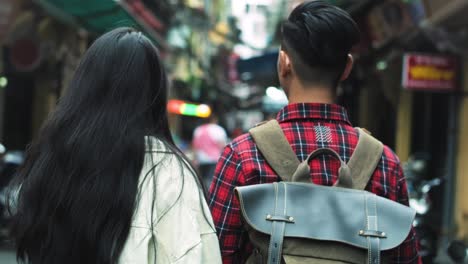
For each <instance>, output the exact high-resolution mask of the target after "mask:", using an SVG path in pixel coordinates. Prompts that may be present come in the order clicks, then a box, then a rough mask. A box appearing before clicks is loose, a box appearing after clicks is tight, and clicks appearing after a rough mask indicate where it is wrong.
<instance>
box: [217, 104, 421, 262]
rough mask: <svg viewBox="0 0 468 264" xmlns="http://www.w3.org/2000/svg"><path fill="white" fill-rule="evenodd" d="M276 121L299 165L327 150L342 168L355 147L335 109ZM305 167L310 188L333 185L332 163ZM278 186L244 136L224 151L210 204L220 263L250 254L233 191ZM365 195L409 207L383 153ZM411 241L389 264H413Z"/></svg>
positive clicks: (295, 110)
mask: <svg viewBox="0 0 468 264" xmlns="http://www.w3.org/2000/svg"><path fill="white" fill-rule="evenodd" d="M277 119H278V121H279V123H280V125H281V127H282V129H283V131H284V134H285V135H286V138H287V139H288V142H289V143H290V145H291V146H292V148H293V150H294V152H295V153H296V155H297V156H298V158H299V160H300V161H302V160H304V159H305V158H306V157H307V155H308V154H310V153H311V152H313V151H314V150H316V149H318V148H331V149H333V150H335V151H336V152H337V153H338V154H339V155H340V156H341V158H342V159H343V160H344V161H345V162H347V161H348V160H349V158H350V157H351V155H352V153H353V151H354V148H355V147H356V144H357V142H358V132H357V131H356V130H355V129H354V128H353V127H352V125H351V123H350V122H349V120H348V117H347V114H346V111H345V110H344V109H343V108H341V107H340V106H337V105H331V104H313V103H298V104H290V105H288V106H287V107H285V108H284V109H283V110H282V111H281V112H280V113H279V114H278V117H277ZM309 165H310V167H311V179H312V181H313V182H314V183H316V184H321V185H327V186H331V185H333V184H334V183H335V181H336V179H337V172H338V168H339V166H340V164H339V162H338V161H337V160H335V159H331V158H328V157H320V158H317V159H315V160H313V161H311V162H310V164H309ZM279 180H280V178H279V177H278V176H277V175H276V173H275V172H274V171H273V169H272V168H271V167H270V166H269V165H268V164H267V163H266V161H265V159H264V158H263V156H262V155H261V153H260V152H259V151H258V149H257V147H256V146H255V143H254V142H253V139H252V137H251V136H250V135H249V134H245V135H243V136H240V137H239V138H237V139H235V140H234V141H233V142H232V143H231V144H229V145H228V146H227V147H226V148H225V150H224V153H223V155H222V157H221V159H220V161H219V163H218V166H217V168H216V172H215V176H214V179H213V183H212V185H211V188H210V198H209V204H210V208H211V211H212V214H213V218H214V222H215V225H216V228H217V231H218V236H219V238H220V245H221V250H222V254H223V262H224V263H242V261H243V260H244V259H245V258H246V257H247V256H248V255H249V254H250V251H251V246H250V243H249V242H248V238H247V237H246V232H245V230H244V229H243V227H242V222H241V216H240V210H239V202H238V201H237V199H236V198H235V197H234V192H233V190H234V188H235V187H237V186H245V185H252V184H260V183H271V182H276V181H279ZM366 190H368V191H370V192H373V193H375V194H377V195H379V196H382V197H385V198H388V199H391V200H394V201H397V202H400V203H402V204H405V205H407V204H408V194H407V188H406V181H405V180H404V176H403V172H402V169H401V166H400V164H399V160H398V158H397V156H396V155H395V154H394V153H393V151H392V150H391V149H389V148H388V147H385V148H384V152H383V155H382V158H381V160H380V162H379V165H378V166H377V169H376V170H375V172H374V174H373V176H372V178H371V180H370V182H369V184H368V186H367V187H366ZM317 228H320V227H317ZM415 241H416V240H415V239H414V233H413V232H411V233H410V235H409V237H408V239H407V240H406V241H405V242H404V243H403V244H402V245H401V246H400V247H399V248H397V249H396V250H394V251H393V252H392V255H393V261H394V262H395V263H417V262H418V257H417V250H416V248H417V247H416V242H415Z"/></svg>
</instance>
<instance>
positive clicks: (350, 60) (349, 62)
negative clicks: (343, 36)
mask: <svg viewBox="0 0 468 264" xmlns="http://www.w3.org/2000/svg"><path fill="white" fill-rule="evenodd" d="M353 65H354V59H353V55H351V54H348V59H347V61H346V67H345V69H344V71H343V74H341V78H340V82H341V81H344V80H346V79H348V77H349V74H350V73H351V70H352V69H353Z"/></svg>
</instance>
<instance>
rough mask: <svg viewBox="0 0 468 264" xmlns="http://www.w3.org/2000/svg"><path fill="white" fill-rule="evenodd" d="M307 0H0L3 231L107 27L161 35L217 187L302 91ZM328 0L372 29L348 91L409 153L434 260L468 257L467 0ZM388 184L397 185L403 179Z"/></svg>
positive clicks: (181, 106)
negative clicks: (39, 146) (227, 168)
mask: <svg viewBox="0 0 468 264" xmlns="http://www.w3.org/2000/svg"><path fill="white" fill-rule="evenodd" d="M303 1H305V0H67V1H65V0H0V14H1V15H2V16H1V19H0V47H1V49H0V242H1V241H8V240H7V235H6V234H7V233H6V228H5V227H6V226H7V225H6V224H4V223H10V222H11V219H10V218H9V217H11V215H10V213H8V211H7V210H6V208H7V206H6V205H7V201H9V200H8V199H6V197H7V196H6V193H7V192H6V191H5V190H6V189H7V188H6V187H7V186H8V185H9V184H10V182H11V180H12V179H13V176H14V174H15V172H16V171H17V169H18V167H19V166H22V165H23V162H24V161H25V159H24V158H25V150H26V149H27V147H28V146H29V145H30V143H31V141H32V140H33V138H36V137H37V136H38V135H40V133H41V127H42V126H43V124H44V122H46V121H47V120H48V118H49V116H50V114H51V113H53V112H54V111H55V110H56V106H57V104H58V103H59V101H60V100H59V99H60V98H62V96H63V95H64V94H65V92H66V91H67V89H69V86H70V83H74V82H75V80H74V74H75V69H76V68H77V66H78V65H79V64H80V60H81V58H82V57H83V56H84V54H85V52H86V50H87V49H88V48H89V47H90V45H92V43H94V42H95V40H96V38H97V37H98V36H100V35H101V34H104V33H105V32H107V31H109V30H110V29H113V28H116V27H122V26H131V27H133V28H135V29H136V30H137V31H141V32H142V33H143V34H144V35H145V36H146V37H148V38H149V39H150V40H151V41H152V42H153V44H154V45H155V46H156V47H157V49H158V51H159V53H160V56H161V60H162V62H163V64H164V69H165V71H167V75H168V76H167V80H168V83H169V84H170V91H169V94H168V95H167V97H168V102H167V115H168V117H167V119H168V123H169V127H170V132H171V135H172V138H173V139H174V143H175V144H176V145H177V147H178V148H179V149H180V150H181V151H182V152H183V153H184V154H185V155H186V156H187V157H188V158H189V159H190V161H191V162H192V163H193V165H194V167H195V168H196V169H197V170H198V171H199V173H200V174H201V175H203V179H204V184H205V185H206V187H207V188H209V186H210V182H211V180H212V178H213V174H214V168H215V165H216V162H217V161H218V160H219V156H220V155H221V154H222V151H223V149H224V146H225V145H226V144H228V143H229V142H231V141H232V140H233V139H235V138H237V137H239V136H241V135H242V134H244V133H247V132H248V131H249V129H250V128H252V127H254V126H256V125H257V124H259V123H261V122H263V121H265V120H271V119H274V118H276V117H277V115H278V113H284V112H281V111H282V109H284V107H285V106H288V104H292V103H291V101H289V100H290V99H291V94H294V93H291V90H290V89H287V88H288V87H287V86H288V85H287V84H285V83H284V82H281V81H280V80H279V78H278V69H277V67H278V65H279V63H278V61H279V60H278V58H279V57H280V54H282V52H283V53H284V52H285V51H287V47H288V41H287V35H288V34H287V33H285V32H284V30H283V29H284V28H285V27H286V28H287V27H288V26H287V25H289V24H291V23H292V22H291V21H288V16H289V14H290V13H291V12H292V10H293V9H294V8H295V7H296V6H298V5H299V4H300V3H302V2H303ZM324 1H325V2H327V3H329V4H333V5H336V6H338V7H340V8H341V9H343V10H345V11H346V12H348V13H349V14H350V16H351V17H352V18H353V20H354V21H356V25H357V27H359V29H360V41H359V43H358V44H357V45H355V46H354V47H353V49H352V50H351V51H350V52H349V53H350V54H351V55H352V57H353V58H354V59H353V63H354V65H353V69H352V70H350V71H351V72H350V73H349V76H348V77H347V79H346V80H343V81H340V82H339V85H338V86H337V87H335V88H336V94H335V95H334V96H335V97H336V98H335V101H336V102H335V103H336V104H337V105H340V106H342V107H343V108H344V109H346V111H347V112H346V115H347V117H346V119H349V123H352V125H353V126H357V127H362V128H365V129H366V130H367V131H369V132H371V134H372V135H373V136H374V137H375V138H377V139H379V140H380V141H381V142H382V143H384V144H385V145H386V146H388V147H389V148H390V149H392V150H393V151H394V152H395V154H396V156H398V159H397V160H398V162H399V165H401V167H402V172H401V175H404V177H405V179H406V182H404V181H400V182H399V183H398V188H396V190H402V186H404V185H406V186H405V188H408V194H409V197H408V199H406V198H404V199H398V200H402V201H403V202H406V201H408V202H409V204H410V207H411V208H413V209H414V210H415V211H416V217H415V220H414V222H413V227H414V228H415V230H416V231H415V232H416V234H417V237H418V239H419V240H420V242H421V243H420V244H421V248H420V250H419V254H420V256H421V257H422V259H423V263H454V262H453V261H452V260H456V261H458V262H460V263H462V262H463V259H465V263H468V257H467V256H465V255H467V253H468V247H467V246H466V245H468V192H467V191H466V188H468V162H466V161H467V160H468V151H467V150H466V149H468V44H467V43H468V16H466V14H468V0H381V1H375V0H360V1H350V0H324ZM288 22H291V23H288ZM293 22H294V21H293ZM296 22H297V21H296ZM296 22H294V23H296ZM294 23H293V24H294ZM301 23H302V22H301ZM299 24H300V23H299ZM285 25H286V26H285ZM289 26H294V27H298V28H302V27H304V26H303V25H300V26H297V25H292V24H291V25H289ZM309 31H310V30H309ZM312 31H313V30H312ZM286 32H287V30H286ZM307 34H311V35H313V34H312V33H310V32H309V33H307ZM307 34H302V35H301V34H298V36H305V35H307ZM321 36H322V35H321ZM285 39H286V41H285ZM309 39H313V38H312V37H310V38H309ZM308 41H309V42H311V43H307V42H308ZM290 42H295V41H290ZM302 42H304V43H302ZM317 42H318V41H317ZM335 42H336V43H341V42H340V41H334V42H333V43H335ZM314 43H315V42H314V41H311V40H308V39H307V38H304V39H302V41H297V45H298V46H302V45H299V44H304V45H303V46H304V47H306V48H307V49H306V48H304V47H303V49H304V50H305V51H309V50H312V49H309V48H310V47H312V46H314V45H317V50H319V48H318V46H320V45H318V44H314ZM293 44H296V43H293ZM307 45H308V46H307ZM291 46H295V45H291ZM323 46H324V47H328V46H327V45H323ZM280 48H281V49H280ZM296 48H297V47H296ZM294 49H295V48H293V49H292V50H293V51H294ZM327 49H330V48H327ZM298 50H300V47H299V49H298ZM330 50H331V49H330ZM314 51H316V50H315V49H314ZM286 53H287V52H286ZM311 53H317V54H318V55H317V54H315V55H310V56H311V57H309V54H307V52H304V54H305V55H302V57H301V55H300V54H299V56H298V55H296V56H297V57H298V61H300V62H302V63H303V64H304V65H308V66H310V67H312V68H320V67H321V66H323V65H328V64H327V63H325V64H323V65H320V63H321V62H320V61H321V60H322V59H323V58H325V59H323V60H326V59H327V58H326V57H327V56H325V55H323V56H322V55H320V52H311ZM334 54H336V52H334ZM314 56H316V57H314ZM122 57H123V56H122ZM322 57H323V58H322ZM317 58H319V59H317ZM331 64H333V65H334V64H335V63H330V65H331ZM319 66H320V67H319ZM327 67H328V66H327ZM104 68H105V67H104ZM133 69H135V68H133ZM326 69H329V68H326ZM122 76H124V75H123V74H122ZM317 76H320V75H317ZM119 77H121V76H119ZM124 77H125V76H124ZM122 78H123V77H122ZM334 85H335V84H334ZM283 86H284V87H283ZM335 86H336V85H335ZM285 91H286V92H285ZM287 94H288V95H287ZM288 96H289V98H288ZM86 98H87V97H86ZM90 98H91V97H90ZM303 100H304V103H311V102H309V101H310V100H305V99H303ZM314 100H315V98H314ZM319 101H320V100H319ZM320 102H321V101H320ZM301 103H302V102H301ZM129 105H137V104H129ZM154 105H156V104H154ZM161 105H165V104H161ZM91 109H94V108H91ZM327 109H328V108H327ZM122 112H123V111H122ZM133 112H137V113H138V111H133V109H132V111H128V112H126V113H133ZM317 112H318V111H317ZM325 112H327V115H328V114H329V113H328V112H329V111H325ZM341 115H342V114H340V117H341ZM81 116H89V115H86V114H81ZM279 116H281V114H280V115H278V117H279ZM319 119H320V121H322V118H319ZM335 121H336V120H335ZM335 121H334V122H335ZM347 122H348V121H347ZM103 124H107V123H103ZM112 131H119V130H112ZM311 131H312V130H311ZM313 132H314V133H316V134H317V142H320V146H321V147H323V148H325V147H327V145H323V146H322V143H323V144H329V145H331V146H335V145H334V144H331V143H330V142H331V141H330V142H329V133H328V132H330V131H329V129H328V128H326V126H322V125H318V126H317V127H316V129H314V130H313ZM314 135H315V134H314ZM312 138H313V137H312ZM301 141H302V139H301ZM322 141H323V142H322ZM96 142H98V141H96ZM207 142H209V143H210V144H207ZM57 145H60V144H57ZM77 145H79V144H77ZM336 145H337V144H336ZM86 153H88V152H86ZM340 155H342V154H340ZM348 157H349V156H348ZM26 160H27V159H26ZM70 160H74V159H70ZM58 164H60V163H58ZM399 165H398V166H399ZM384 167H388V166H387V164H385V166H384ZM63 171H68V170H63ZM398 172H399V171H398ZM314 173H315V172H314ZM44 175H48V174H44ZM383 178H385V179H393V178H392V177H388V176H387V175H385V173H384V177H383ZM57 179H58V177H57ZM64 182H65V181H64ZM69 182H73V181H69ZM220 182H221V181H220ZM403 183H404V184H403ZM57 184H60V183H57ZM51 185H53V184H51ZM380 185H382V186H381V187H379V188H382V189H383V190H384V193H385V194H386V195H387V194H388V195H390V194H391V193H392V192H393V191H394V190H393V189H394V188H389V187H388V186H387V185H386V184H382V183H379V186H380ZM15 186H16V185H15ZM19 186H22V185H19ZM233 186H234V185H233ZM66 187H67V190H68V186H66ZM18 188H19V187H18ZM53 189H54V190H55V189H57V190H59V188H53ZM70 189H71V188H70ZM60 190H61V189H60ZM13 193H14V194H16V193H17V192H13ZM402 193H403V192H402ZM219 196H220V195H213V197H219ZM400 196H401V195H400ZM51 197H54V196H51ZM61 197H62V196H61ZM387 198H388V197H387ZM15 199H16V196H15ZM63 200H65V199H63ZM70 201H72V200H70ZM66 204H68V203H66ZM65 211H66V210H65ZM221 226H222V225H221ZM451 245H458V247H453V248H452V249H453V252H452V251H451V250H448V249H450V248H451V247H450V246H451ZM448 254H449V255H450V258H451V259H452V260H449V257H448ZM454 256H460V257H459V258H458V259H461V260H457V258H456V257H454ZM65 258H68V259H70V258H69V257H68V255H66V257H65ZM65 262H67V261H65ZM16 263H17V261H16V259H15V253H14V250H13V248H12V247H9V246H5V245H4V244H2V243H0V264H16Z"/></svg>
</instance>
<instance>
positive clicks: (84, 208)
mask: <svg viewBox="0 0 468 264" xmlns="http://www.w3.org/2000/svg"><path fill="white" fill-rule="evenodd" d="M167 85H168V83H167V79H166V73H165V70H164V67H163V64H162V61H161V60H160V57H159V53H158V50H157V49H156V47H155V46H154V45H153V44H152V42H151V41H150V40H149V39H148V38H147V37H146V36H144V35H143V34H142V33H140V32H137V31H135V30H133V29H131V28H118V29H115V30H113V31H110V32H109V33H106V34H104V35H103V36H101V37H100V38H98V39H97V40H96V41H95V42H94V43H93V44H92V46H91V47H90V48H89V50H88V51H87V52H86V54H85V55H84V57H83V58H82V60H81V62H80V65H79V66H78V68H77V70H76V72H75V75H74V78H73V79H72V81H71V83H70V86H69V88H68V89H67V91H66V93H65V95H64V96H63V97H62V98H61V100H60V102H59V104H58V105H57V108H56V110H55V111H54V112H53V113H52V114H51V116H50V117H49V119H48V120H47V122H46V123H45V124H44V126H43V127H42V129H41V131H40V133H39V135H38V137H37V138H36V139H35V140H34V141H33V142H32V144H31V146H30V148H29V149H28V151H27V154H26V161H25V163H24V165H23V166H22V167H21V169H20V170H19V173H18V175H17V177H16V178H15V181H14V185H13V186H16V187H17V188H19V196H18V200H17V201H16V200H11V201H10V203H11V204H16V205H17V207H16V210H15V212H13V213H14V218H13V226H12V229H11V235H12V238H13V239H14V242H15V244H16V247H17V256H18V258H19V260H20V261H22V262H24V263H31V264H63V263H69V264H74V263H77V264H78V263H87V264H88V263H89V264H92V263H99V264H113V263H123V264H125V263H138V264H145V263H213V264H214V263H220V261H221V259H220V253H219V245H218V240H217V238H216V235H215V229H214V225H213V222H212V218H211V215H210V212H209V209H208V206H207V204H206V201H205V197H204V193H203V190H202V184H201V181H200V180H199V179H198V177H197V175H196V173H195V171H194V169H193V168H192V166H191V165H190V163H189V162H188V161H187V159H186V158H185V157H184V155H183V154H182V153H181V151H180V150H179V149H178V148H177V147H176V146H175V144H174V142H173V139H172V137H171V134H170V131H169V125H168V117H167V112H166V105H167ZM13 186H12V188H13ZM10 199H13V198H10Z"/></svg>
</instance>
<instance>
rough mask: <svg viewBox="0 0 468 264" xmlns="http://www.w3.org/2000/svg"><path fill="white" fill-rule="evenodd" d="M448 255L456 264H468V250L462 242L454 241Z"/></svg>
mask: <svg viewBox="0 0 468 264" xmlns="http://www.w3.org/2000/svg"><path fill="white" fill-rule="evenodd" d="M447 254H448V255H449V257H450V258H451V260H452V261H453V262H454V263H457V264H458V263H460V264H461V263H468V248H467V247H466V245H465V243H463V242H462V241H459V240H454V241H452V242H451V243H450V244H449V246H448V248H447Z"/></svg>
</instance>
